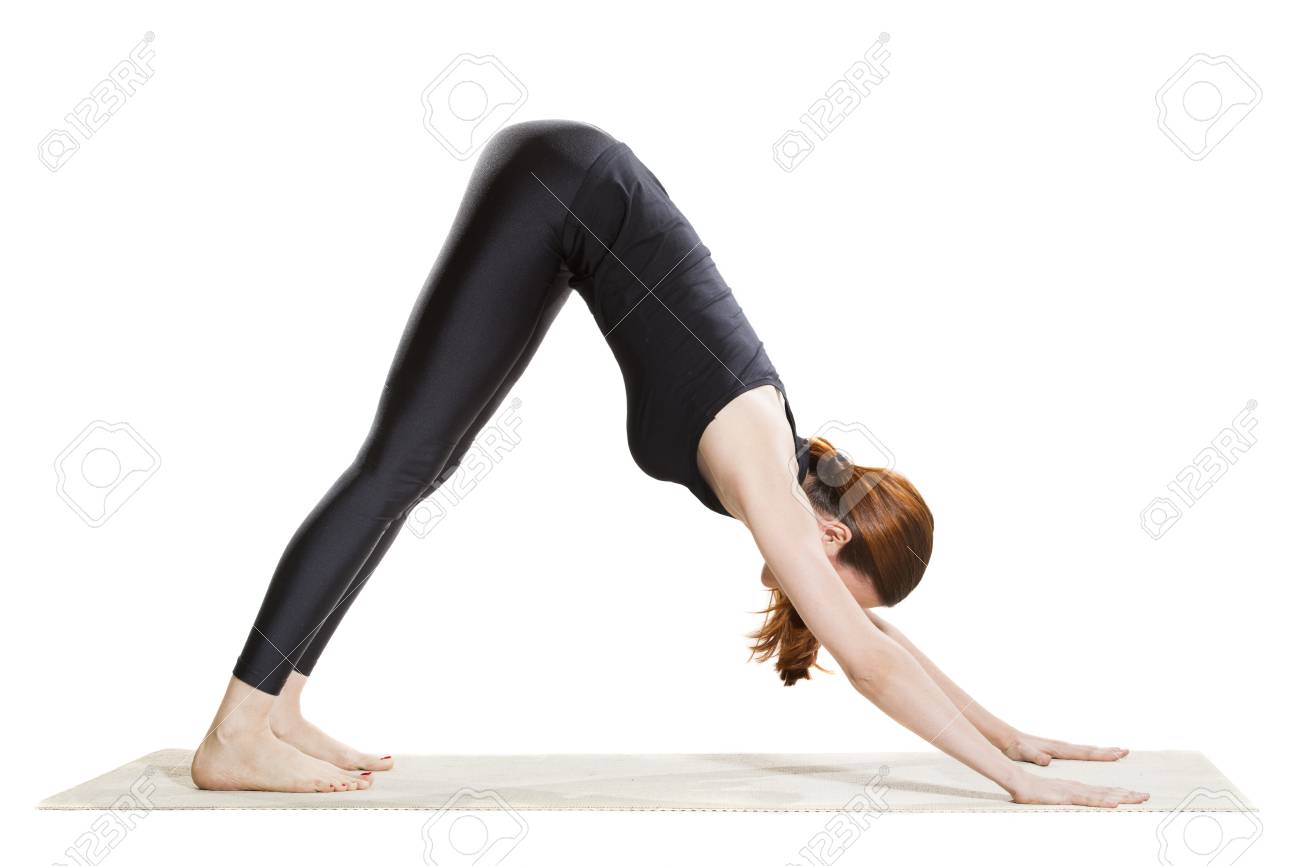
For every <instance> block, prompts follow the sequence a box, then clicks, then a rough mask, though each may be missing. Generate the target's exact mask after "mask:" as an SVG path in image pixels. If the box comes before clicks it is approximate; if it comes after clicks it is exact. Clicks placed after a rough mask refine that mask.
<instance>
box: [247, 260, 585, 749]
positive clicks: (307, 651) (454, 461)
mask: <svg viewBox="0 0 1300 866" xmlns="http://www.w3.org/2000/svg"><path fill="white" fill-rule="evenodd" d="M567 282H568V280H567V271H564V272H562V274H561V278H560V279H559V280H557V281H556V284H555V286H554V287H553V291H554V292H555V297H554V300H553V302H551V303H548V304H547V305H546V307H545V310H546V311H545V313H544V315H543V319H542V321H541V322H539V324H538V328H537V330H536V331H535V332H534V334H533V338H532V340H531V342H530V344H529V347H528V348H527V349H526V350H525V351H524V354H523V355H522V356H521V357H520V359H519V361H518V362H517V363H516V364H515V367H514V369H513V370H512V371H511V372H510V374H509V375H507V376H506V378H505V380H504V381H503V382H502V383H501V386H500V387H499V388H498V389H497V393H496V394H495V395H494V396H493V398H492V399H491V400H490V401H488V404H487V406H485V407H484V409H483V411H482V413H480V415H479V417H478V418H477V419H476V420H475V422H474V424H473V425H472V426H471V429H470V432H469V433H467V434H466V436H465V438H464V439H462V440H461V442H460V444H459V445H457V447H456V449H455V451H454V452H453V453H452V457H451V459H450V460H449V461H448V462H447V465H446V467H444V469H443V471H442V472H441V473H440V474H439V476H438V478H437V479H435V481H434V483H433V484H431V485H430V486H429V487H428V488H427V489H426V490H425V491H423V492H422V493H421V495H420V497H419V499H424V498H425V497H427V496H429V495H432V494H433V493H434V492H435V491H436V490H437V489H438V488H439V487H441V486H442V484H443V483H445V482H446V481H447V480H448V479H450V478H451V476H452V475H453V474H454V473H455V471H456V469H457V468H458V467H459V465H460V461H461V459H462V457H463V456H464V454H465V452H466V451H467V450H468V449H469V448H470V446H472V445H473V439H474V436H475V435H476V434H477V433H478V431H479V430H481V429H482V428H483V426H484V425H485V424H486V423H487V422H488V421H489V420H490V419H491V418H492V416H493V415H495V414H496V411H497V409H498V408H499V407H500V405H501V403H502V401H503V400H504V399H505V397H506V395H507V394H508V393H509V392H510V389H511V388H512V387H514V384H515V382H516V380H518V378H519V376H520V374H521V373H523V371H524V368H525V367H526V366H527V365H528V362H529V361H530V360H531V359H532V356H533V354H534V353H535V352H536V350H537V347H538V346H539V345H540V344H541V341H542V337H543V336H544V335H545V333H546V330H547V329H548V328H549V327H550V323H551V321H552V320H553V319H554V318H555V315H556V314H557V313H558V312H559V311H560V308H561V307H562V306H563V304H564V300H565V298H566V297H567V294H568V286H567ZM416 504H418V500H417V502H416V503H412V505H410V506H408V507H407V509H406V510H405V511H404V512H403V513H402V514H401V515H400V516H399V517H398V519H396V520H394V521H393V523H392V525H390V526H389V528H388V529H387V530H386V531H385V532H384V534H383V536H382V537H381V538H380V539H379V543H378V544H376V545H375V548H374V550H372V551H371V552H370V556H369V557H367V559H366V562H365V563H364V564H363V565H362V566H361V570H360V571H359V572H358V573H357V576H356V577H355V578H354V579H353V581H352V585H351V586H349V587H348V590H347V592H346V593H344V597H343V600H342V601H341V602H340V603H339V604H338V605H337V606H336V607H335V608H334V611H333V612H332V613H331V614H330V615H329V616H328V617H327V618H326V619H325V622H324V623H322V624H321V626H320V628H318V629H317V630H316V632H315V634H314V635H313V636H312V638H311V640H310V641H308V643H307V645H306V646H305V647H303V649H302V651H301V652H300V653H299V655H298V657H297V658H296V659H294V662H293V665H294V671H293V673H291V674H289V678H288V679H287V680H286V681H285V684H284V688H283V689H282V690H281V691H280V694H279V696H278V697H277V698H276V700H275V704H274V706H273V707H272V709H271V730H272V732H273V733H274V734H275V735H276V736H277V737H279V738H280V739H281V740H284V741H285V742H287V743H289V744H290V745H292V746H293V747H294V748H296V749H298V750H299V751H301V752H304V753H306V754H308V755H311V756H312V757H315V758H320V759H321V760H324V761H328V762H329V763H331V764H333V765H334V766H336V767H340V768H343V769H356V770H370V771H378V770H390V769H392V767H393V756H392V755H378V754H370V753H366V752H362V751H359V750H357V749H354V748H352V747H351V746H348V745H347V744H345V743H343V742H340V741H339V740H336V739H335V738H333V737H331V736H330V735H328V734H326V733H325V732H324V731H322V730H321V729H320V728H319V727H317V726H316V725H314V724H312V723H311V722H310V721H308V720H307V719H306V718H305V717H304V716H303V712H302V704H301V699H302V691H303V689H304V688H305V687H306V684H307V679H308V678H309V677H310V676H311V673H312V671H313V670H314V669H315V667H316V662H317V661H318V660H319V658H320V655H321V652H323V651H324V649H325V646H326V644H328V643H329V640H330V638H331V637H332V636H333V634H334V631H335V629H337V628H338V625H339V623H340V622H342V620H343V617H344V616H345V615H346V614H347V611H348V609H349V608H350V607H351V606H352V603H353V602H354V601H355V600H356V598H357V596H358V595H360V592H361V590H362V589H363V588H364V587H365V584H366V582H367V581H368V580H369V579H370V575H371V573H372V572H373V571H374V570H375V567H376V566H377V565H378V564H379V562H380V561H381V560H382V559H383V556H384V554H385V553H386V552H387V551H388V548H389V547H391V546H392V544H393V542H394V541H395V540H396V538H397V536H398V535H400V534H401V532H402V528H403V526H404V525H405V522H406V518H407V516H408V515H409V514H410V511H411V510H412V509H413V508H414V507H415V505H416Z"/></svg>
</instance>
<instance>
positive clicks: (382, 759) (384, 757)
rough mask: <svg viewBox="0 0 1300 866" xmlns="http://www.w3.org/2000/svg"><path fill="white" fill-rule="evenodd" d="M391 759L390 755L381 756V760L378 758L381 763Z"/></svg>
mask: <svg viewBox="0 0 1300 866" xmlns="http://www.w3.org/2000/svg"><path fill="white" fill-rule="evenodd" d="M391 757H393V756H392V755H384V756H383V757H382V758H380V759H379V760H381V761H387V760H388V759H389V758H391Z"/></svg>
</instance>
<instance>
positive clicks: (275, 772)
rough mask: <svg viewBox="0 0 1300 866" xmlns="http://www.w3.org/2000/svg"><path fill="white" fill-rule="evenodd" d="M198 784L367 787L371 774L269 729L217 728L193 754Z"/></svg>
mask: <svg viewBox="0 0 1300 866" xmlns="http://www.w3.org/2000/svg"><path fill="white" fill-rule="evenodd" d="M190 776H191V778H193V779H194V784H195V785H198V786H199V787H200V788H203V789H205V790H208V791H287V792H291V793H310V792H313V791H315V792H326V791H362V790H365V789H366V788H369V787H370V778H369V776H368V775H367V776H357V775H354V774H352V773H347V772H344V771H343V770H340V769H339V768H338V767H336V766H334V765H333V764H330V763H328V762H326V761H322V760H319V759H317V758H313V757H311V756H310V755H305V754H303V753H302V752H300V751H298V750H297V749H295V748H294V747H293V746H291V745H289V744H288V743H286V742H284V741H283V740H280V739H278V738H277V737H276V736H275V734H273V733H271V729H270V728H269V727H267V728H264V729H263V730H261V731H257V730H251V731H246V732H237V733H231V734H227V733H225V729H224V728H221V729H218V730H217V731H216V732H215V733H213V734H212V735H211V736H209V737H208V738H207V739H205V740H204V741H203V742H202V743H201V744H200V745H199V748H198V750H197V751H196V752H195V753H194V762H193V763H192V764H191V765H190Z"/></svg>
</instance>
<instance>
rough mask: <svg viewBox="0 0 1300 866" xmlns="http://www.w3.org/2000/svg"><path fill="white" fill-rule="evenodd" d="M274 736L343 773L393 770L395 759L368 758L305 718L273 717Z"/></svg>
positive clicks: (386, 757) (375, 756) (371, 756)
mask: <svg viewBox="0 0 1300 866" xmlns="http://www.w3.org/2000/svg"><path fill="white" fill-rule="evenodd" d="M271 733H273V734H275V735H276V736H277V737H279V738H280V739H281V740H284V741H285V742H286V743H288V744H289V745H291V746H293V747H294V748H295V749H297V750H298V751H300V752H303V753H304V754H308V755H311V756H312V757H313V758H320V759H321V760H322V761H329V762H330V763H331V764H333V765H334V766H336V767H338V768H339V769H342V770H391V769H392V768H393V756H392V755H383V756H380V755H368V754H366V753H365V752H358V751H357V750H356V749H354V748H352V747H351V746H348V745H345V744H344V743H340V742H339V741H338V740H336V739H334V738H333V737H331V736H330V735H329V734H327V733H325V732H324V731H322V730H321V729H320V728H318V727H316V726H315V725H313V724H312V723H311V722H309V721H307V720H306V719H304V718H303V717H302V716H298V717H297V718H284V717H281V718H278V719H277V718H276V713H275V712H274V711H272V713H271Z"/></svg>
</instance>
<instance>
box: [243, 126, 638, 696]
mask: <svg viewBox="0 0 1300 866" xmlns="http://www.w3.org/2000/svg"><path fill="white" fill-rule="evenodd" d="M615 143H616V142H615V139H613V138H612V137H611V136H609V135H607V134H606V133H604V132H603V131H601V130H599V129H597V128H596V127H593V126H588V125H586V124H580V123H573V122H569V121H532V122H528V123H521V124H515V125H513V126H509V127H506V128H505V129H504V130H502V131H501V132H499V133H498V134H497V135H496V136H495V137H494V138H493V139H492V141H490V142H489V143H488V145H487V147H486V148H485V149H484V152H483V153H482V154H481V156H480V157H479V160H478V163H477V165H476V167H475V169H474V173H473V175H472V177H471V179H470V184H469V189H468V191H467V192H466V194H465V197H464V199H463V201H462V203H461V206H460V210H459V211H458V213H457V215H456V219H455V222H454V224H453V226H452V229H451V233H450V235H449V236H448V238H447V241H446V243H445V244H444V246H443V248H442V251H441V253H440V254H439V256H438V258H437V261H436V262H435V263H434V266H433V270H432V272H431V273H430V275H429V278H428V280H427V281H426V282H425V285H424V288H423V290H422V291H421V293H420V295H419V298H418V299H417V300H416V303H415V309H414V310H413V311H412V312H411V316H410V319H409V321H408V322H407V325H406V330H405V331H404V333H403V334H402V339H401V342H400V344H399V345H398V348H397V354H396V357H395V358H394V359H393V364H392V367H391V369H390V370H389V373H388V378H387V381H386V382H385V384H384V390H383V394H382V395H381V397H380V399H379V406H378V409H377V411H376V413H375V418H374V423H373V425H372V426H371V428H370V432H369V434H368V435H367V437H366V439H365V442H364V443H363V444H362V446H361V449H360V451H359V452H358V453H357V456H356V458H355V459H354V460H353V461H352V463H351V465H349V466H348V467H347V469H345V470H344V472H343V474H342V475H340V476H339V478H338V480H337V481H335V482H334V485H333V486H332V487H331V488H330V489H329V491H328V492H327V493H326V494H325V496H324V498H322V499H321V501H320V503H319V504H318V505H317V506H316V507H315V508H314V509H313V510H312V512H311V513H310V514H308V515H307V518H306V519H305V520H304V521H303V523H302V525H301V526H300V527H299V528H298V531H297V532H296V533H295V534H294V535H293V538H292V539H291V540H290V541H289V544H288V546H287V547H286V548H285V551H284V554H283V555H282V557H281V558H280V562H279V564H278V566H277V567H276V570H275V574H274V576H273V577H272V579H271V585H270V587H269V588H268V589H267V592H266V597H265V599H264V600H263V602H262V607H261V609H260V611H259V612H258V615H257V619H256V621H255V623H254V626H253V629H252V631H251V632H250V633H249V636H248V641H247V643H246V644H245V645H244V649H243V652H242V653H241V654H240V656H239V660H238V662H237V663H236V664H235V668H234V675H235V676H236V677H238V678H239V679H240V680H242V681H243V682H245V683H247V684H249V685H251V686H253V687H255V688H257V689H260V690H261V691H263V692H268V693H270V694H273V695H274V694H279V692H280V689H281V688H282V687H283V685H284V682H285V680H286V679H287V678H288V676H289V673H290V671H291V670H295V669H296V670H298V671H300V672H301V673H303V674H310V673H311V671H312V669H313V668H314V667H315V664H316V660H317V659H318V658H319V657H320V654H321V651H322V650H324V648H325V645H326V644H327V643H328V642H329V639H330V637H331V635H333V633H334V630H335V629H336V628H337V627H338V624H339V622H340V621H341V620H342V619H343V617H344V615H345V614H346V613H347V611H348V607H349V606H350V605H351V604H352V602H353V601H354V600H355V599H356V597H357V593H358V591H359V590H360V589H361V587H362V586H364V585H365V583H366V581H367V580H368V579H369V577H370V574H371V572H373V571H374V569H375V566H377V565H378V564H379V561H380V560H381V559H382V558H383V556H384V554H385V553H386V552H387V551H388V548H389V547H390V546H391V545H392V543H393V541H394V540H395V539H396V538H397V535H398V534H399V533H400V532H401V530H402V526H403V524H404V522H405V520H406V518H407V515H408V514H409V513H410V511H411V509H412V508H413V507H415V505H417V504H418V503H419V502H420V500H422V499H423V498H425V497H426V496H428V495H429V494H431V493H432V492H433V491H435V490H436V489H437V488H438V487H439V486H440V485H441V484H442V483H443V482H444V481H446V480H447V478H448V477H449V476H450V475H451V474H452V473H453V472H454V471H455V470H456V468H457V466H458V465H459V463H460V460H461V458H462V456H463V455H464V453H465V451H466V450H467V449H468V448H469V446H470V444H471V443H472V441H473V439H474V436H475V434H476V433H477V432H478V431H479V429H480V428H481V427H483V425H484V424H485V423H486V422H487V420H488V419H489V418H490V417H491V416H492V415H493V414H494V413H495V411H496V409H497V407H498V406H499V405H500V404H501V401H502V399H503V398H504V397H505V395H506V392H507V391H509V390H510V388H511V386H512V385H514V383H515V380H516V379H518V378H519V375H520V374H521V373H522V372H523V370H524V368H525V367H526V366H527V364H528V362H529V360H530V359H531V358H532V356H533V353H534V352H535V351H536V349H537V346H538V344H539V343H540V342H541V340H542V337H543V336H544V335H545V334H546V331H547V328H548V327H549V326H550V324H551V321H552V320H553V319H554V317H555V315H556V313H558V312H559V309H560V307H561V306H562V305H563V304H564V301H565V300H566V299H567V297H568V294H569V285H568V279H567V276H568V275H567V273H566V266H565V261H564V257H563V254H562V247H561V233H562V230H563V225H564V221H565V216H566V206H567V204H568V203H569V202H571V201H572V200H573V198H574V196H575V195H576V194H577V192H578V190H579V186H580V185H581V183H582V181H583V178H584V174H585V172H586V170H587V168H588V167H589V166H591V165H592V164H593V163H594V162H595V161H596V158H597V157H598V156H599V155H600V154H601V152H603V151H604V150H606V149H607V148H609V147H610V146H611V145H613V144H615Z"/></svg>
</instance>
